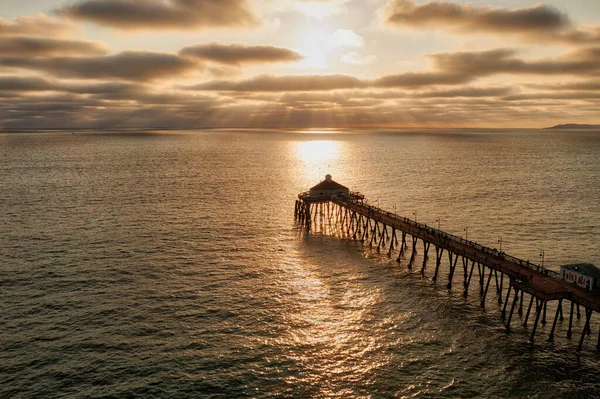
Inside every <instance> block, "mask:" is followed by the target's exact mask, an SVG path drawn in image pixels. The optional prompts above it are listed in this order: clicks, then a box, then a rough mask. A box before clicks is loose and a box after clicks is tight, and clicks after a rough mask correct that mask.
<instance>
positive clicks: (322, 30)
mask: <svg viewBox="0 0 600 399" xmlns="http://www.w3.org/2000/svg"><path fill="white" fill-rule="evenodd" d="M331 36H332V32H331V30H330V29H328V28H327V27H310V29H307V30H306V31H305V32H304V45H303V48H302V53H303V55H304V56H305V59H304V61H303V66H305V67H308V68H327V66H328V64H327V61H328V59H329V57H330V55H331V53H332V51H333V47H332V46H331Z"/></svg>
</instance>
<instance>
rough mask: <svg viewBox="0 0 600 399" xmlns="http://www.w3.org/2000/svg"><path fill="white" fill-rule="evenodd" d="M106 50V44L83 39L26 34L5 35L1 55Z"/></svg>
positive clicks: (71, 53)
mask: <svg viewBox="0 0 600 399" xmlns="http://www.w3.org/2000/svg"><path fill="white" fill-rule="evenodd" d="M106 52H107V48H106V46H105V45H104V44H102V43H98V42H91V41H83V40H61V39H53V38H42V37H24V36H18V37H4V38H2V39H1V40H0V56H24V55H31V56H35V57H39V56H46V55H75V54H77V55H79V54H80V55H101V54H105V53H106Z"/></svg>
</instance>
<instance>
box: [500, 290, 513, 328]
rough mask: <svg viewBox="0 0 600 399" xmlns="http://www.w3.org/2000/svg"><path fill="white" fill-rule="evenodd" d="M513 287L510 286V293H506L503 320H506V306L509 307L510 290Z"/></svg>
mask: <svg viewBox="0 0 600 399" xmlns="http://www.w3.org/2000/svg"><path fill="white" fill-rule="evenodd" d="M511 288H512V285H509V286H508V291H507V292H506V299H505V300H504V307H503V308H502V320H504V319H505V318H506V305H508V301H509V299H510V290H511Z"/></svg>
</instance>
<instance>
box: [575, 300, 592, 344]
mask: <svg viewBox="0 0 600 399" xmlns="http://www.w3.org/2000/svg"><path fill="white" fill-rule="evenodd" d="M592 312H593V310H592V309H591V308H588V307H587V306H586V307H585V325H584V326H583V331H582V332H581V338H580V339H579V345H578V346H577V352H581V348H583V338H585V334H586V332H587V331H588V330H589V329H590V318H591V317H592Z"/></svg>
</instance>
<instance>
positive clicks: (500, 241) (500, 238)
mask: <svg viewBox="0 0 600 399" xmlns="http://www.w3.org/2000/svg"><path fill="white" fill-rule="evenodd" d="M498 243H499V244H500V252H502V237H498Z"/></svg>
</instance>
